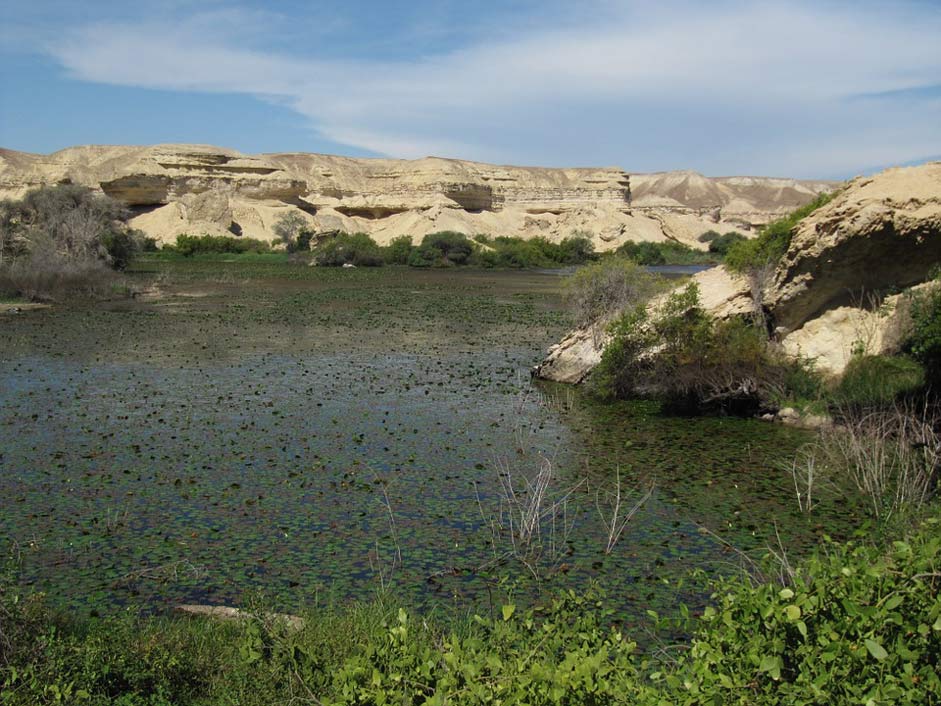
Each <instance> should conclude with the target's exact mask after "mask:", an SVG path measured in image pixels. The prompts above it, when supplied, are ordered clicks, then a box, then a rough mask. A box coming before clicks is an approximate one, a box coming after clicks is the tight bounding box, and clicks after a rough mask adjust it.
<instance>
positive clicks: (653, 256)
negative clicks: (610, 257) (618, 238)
mask: <svg viewBox="0 0 941 706" xmlns="http://www.w3.org/2000/svg"><path fill="white" fill-rule="evenodd" d="M614 252H615V254H617V255H620V256H622V257H626V258H628V259H630V260H633V261H634V262H636V263H637V264H638V265H647V266H650V265H665V264H667V258H666V255H664V253H663V250H662V249H661V248H660V246H659V245H658V244H657V243H650V242H642V243H635V242H634V241H632V240H628V241H627V242H626V243H624V244H623V245H621V246H620V247H618V249H617V250H615V251H614Z"/></svg>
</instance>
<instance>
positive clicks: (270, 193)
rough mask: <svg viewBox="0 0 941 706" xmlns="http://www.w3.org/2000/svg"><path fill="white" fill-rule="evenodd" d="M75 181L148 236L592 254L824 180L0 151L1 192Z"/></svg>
mask: <svg viewBox="0 0 941 706" xmlns="http://www.w3.org/2000/svg"><path fill="white" fill-rule="evenodd" d="M55 183H77V184H84V185H86V186H89V187H92V188H95V189H99V190H101V191H102V192H104V193H106V194H109V195H110V196H114V197H115V198H118V199H121V200H122V201H124V202H125V203H127V204H128V206H130V207H131V208H132V209H133V211H134V213H135V214H136V215H135V217H134V219H133V225H134V226H135V227H137V228H139V229H141V230H143V231H144V232H145V233H146V234H147V235H149V236H151V237H154V238H156V239H157V240H158V241H160V242H172V241H173V240H174V239H175V237H176V236H177V235H178V234H180V233H195V234H200V233H209V234H214V235H220V234H226V233H234V234H236V235H245V236H248V237H255V238H263V239H269V240H270V239H273V238H274V233H273V227H274V224H275V223H276V222H277V220H278V219H279V218H280V217H281V216H282V215H283V214H285V213H289V212H292V211H294V212H297V213H300V214H301V215H302V216H303V217H304V218H305V219H306V220H307V221H308V223H309V224H310V227H311V228H312V229H314V230H315V231H320V232H323V231H333V230H345V231H350V232H357V231H358V232H366V233H369V234H371V235H372V236H373V237H374V238H376V240H378V241H379V242H380V243H384V242H388V241H389V240H391V239H392V238H394V237H396V236H399V235H410V236H412V237H413V238H414V239H416V240H417V239H420V238H421V237H422V236H423V235H425V234H427V233H430V232H434V231H440V230H456V231H460V232H464V233H468V234H476V233H488V234H493V235H517V236H522V237H534V236H537V235H541V236H545V237H548V238H550V239H553V240H559V239H561V238H563V237H566V236H569V235H571V234H572V233H573V232H575V231H581V232H585V233H590V234H591V236H592V237H593V238H594V241H595V244H596V246H597V247H598V248H599V249H601V250H606V249H612V248H616V247H617V246H618V245H620V244H621V243H623V242H625V241H627V240H639V241H644V240H651V241H662V240H666V239H672V240H678V241H681V242H686V243H688V244H690V245H693V246H694V247H705V246H704V245H703V244H702V243H699V242H698V240H697V237H698V236H699V235H701V234H702V233H704V232H705V231H706V230H715V231H718V232H727V231H729V230H746V231H747V230H749V229H751V228H753V227H754V226H755V225H756V224H760V223H764V222H766V221H767V220H769V219H770V218H773V217H775V216H776V215H778V214H780V213H782V212H785V211H787V210H790V209H791V208H792V207H793V206H794V205H795V204H796V205H799V203H805V202H807V201H809V200H811V199H812V198H813V197H814V196H815V195H816V194H817V193H819V192H820V191H822V190H826V189H828V188H830V185H829V184H828V183H826V182H799V181H795V180H788V179H784V180H781V179H756V178H751V177H747V178H745V177H742V178H733V179H728V178H723V179H707V178H706V177H702V176H701V175H698V174H695V173H691V172H682V173H666V174H658V175H633V176H628V174H627V173H626V172H624V171H623V170H622V169H619V168H614V167H609V168H584V169H548V168H535V167H511V166H496V165H489V164H481V163H478V162H467V161H460V160H454V159H440V158H435V157H428V158H425V159H419V160H414V161H404V160H391V159H352V158H347V157H337V156H330V155H319V154H304V153H287V154H267V155H258V156H250V155H244V154H241V153H239V152H236V151H234V150H229V149H224V148H219V147H211V146H206V145H156V146H151V147H109V146H84V147H72V148H68V149H65V150H62V151H60V152H56V153H54V154H51V155H35V154H27V153H23V152H14V151H11V150H0V197H6V198H15V197H20V196H22V195H23V194H24V193H26V192H27V191H28V190H30V189H32V188H36V187H39V186H42V185H44V184H55Z"/></svg>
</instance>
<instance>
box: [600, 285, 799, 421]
mask: <svg viewBox="0 0 941 706" xmlns="http://www.w3.org/2000/svg"><path fill="white" fill-rule="evenodd" d="M609 333H610V334H611V342H610V343H609V345H608V346H607V347H606V348H605V351H604V354H603V355H602V359H601V363H600V364H599V366H598V367H597V368H596V370H595V372H594V373H593V376H592V383H593V386H594V388H595V390H596V392H597V393H599V394H600V395H601V396H602V397H607V398H624V397H631V396H635V395H647V396H653V397H658V398H660V399H662V400H664V401H665V402H667V403H668V404H669V405H670V406H672V407H674V408H676V409H678V410H682V411H687V412H688V411H713V410H721V411H724V412H734V413H747V414H751V413H754V412H755V411H757V410H758V409H760V408H762V407H764V406H767V405H770V403H771V402H772V401H773V400H774V399H776V398H779V397H781V396H782V395H783V394H788V390H787V387H786V386H787V383H788V382H789V381H795V382H800V383H801V384H804V383H806V371H801V370H798V369H795V366H796V367H797V368H800V365H801V364H800V363H794V362H793V361H789V360H787V359H786V358H785V357H784V356H783V355H782V354H781V353H779V352H777V351H776V350H774V349H772V348H771V347H770V346H769V345H768V340H767V334H766V333H765V332H764V331H763V330H762V329H760V328H758V327H756V326H754V325H752V324H751V323H750V322H748V321H745V320H743V319H739V318H736V319H730V320H728V321H717V320H715V319H714V318H713V317H712V316H710V315H709V314H708V313H707V312H705V311H704V310H703V309H702V307H701V306H700V304H699V290H698V287H697V286H696V285H695V283H690V284H689V285H688V286H687V287H685V288H684V289H682V290H679V291H676V292H674V293H673V294H671V295H670V296H669V297H667V299H666V300H665V302H664V303H663V305H662V306H661V307H660V308H659V310H658V311H657V312H655V313H652V314H651V313H649V312H648V311H646V310H642V309H636V310H634V311H629V312H627V313H626V314H625V315H623V316H622V317H621V319H619V320H617V321H615V322H613V323H612V325H611V326H610V328H609ZM801 372H803V373H804V374H803V375H801V374H799V373H801Z"/></svg>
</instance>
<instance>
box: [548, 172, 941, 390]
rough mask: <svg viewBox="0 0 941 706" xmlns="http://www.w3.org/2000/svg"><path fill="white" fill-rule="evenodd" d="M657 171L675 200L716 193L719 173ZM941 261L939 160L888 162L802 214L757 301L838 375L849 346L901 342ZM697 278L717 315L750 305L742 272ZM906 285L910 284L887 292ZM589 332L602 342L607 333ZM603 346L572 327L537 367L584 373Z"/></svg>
mask: <svg viewBox="0 0 941 706" xmlns="http://www.w3.org/2000/svg"><path fill="white" fill-rule="evenodd" d="M635 181H636V180H635ZM661 181H662V184H661V186H660V187H659V188H661V190H662V191H664V192H665V193H667V194H670V195H671V196H670V198H673V199H674V200H676V201H677V202H679V199H680V198H684V199H686V200H687V201H688V202H689V203H690V204H696V203H708V202H709V201H710V200H714V199H716V198H718V195H717V194H718V193H719V188H720V186H722V185H724V183H725V182H721V181H720V183H719V185H714V184H709V183H704V182H703V181H702V180H699V179H695V178H693V176H691V175H674V176H673V177H671V178H669V179H667V177H665V176H662V175H661ZM736 183H738V184H740V185H744V184H746V183H747V182H746V181H745V180H737V182H736ZM752 186H753V187H754V188H756V189H759V188H760V189H764V188H767V186H768V185H767V184H757V183H756V184H754V185H752ZM667 187H669V188H667ZM634 193H635V194H636V193H637V190H636V188H635V192H634ZM651 193H652V192H651V191H647V192H642V195H643V198H645V199H648V202H651V201H652V200H653V196H650V194H651ZM779 197H780V198H781V199H782V202H786V201H787V200H788V199H797V198H798V194H797V193H796V191H795V190H794V189H793V188H785V187H784V186H783V185H782V188H781V189H780V191H779ZM658 198H661V197H658ZM939 264H941V162H934V163H929V164H925V165H922V166H919V167H908V168H898V169H889V170H887V171H885V172H881V173H879V174H877V175H875V176H872V177H866V178H858V179H855V180H853V181H852V182H850V183H849V184H848V185H847V186H846V187H845V189H843V190H842V191H841V192H840V193H839V194H838V195H837V196H836V197H835V198H834V199H833V201H831V202H830V203H829V204H827V205H826V206H824V207H822V208H821V209H819V210H818V211H816V212H815V213H813V214H811V215H810V216H809V217H808V218H806V219H804V220H803V221H802V222H801V224H800V225H799V227H798V229H797V231H796V232H795V234H794V236H793V238H792V240H791V244H790V247H789V249H788V251H787V253H786V254H785V256H784V258H782V261H781V263H780V265H779V266H778V268H777V270H776V272H775V273H774V276H773V280H772V282H771V283H770V285H769V286H767V287H766V288H765V291H764V293H763V302H764V306H765V309H766V311H767V313H768V315H769V317H770V320H771V323H772V324H773V325H774V326H775V327H776V334H777V336H778V337H779V338H780V341H781V343H782V345H783V347H784V350H785V351H786V352H787V353H789V354H790V355H793V356H795V357H796V356H800V357H803V358H808V359H811V360H812V361H813V362H814V364H815V366H816V367H817V368H818V369H819V370H821V371H822V372H824V373H827V374H830V375H840V374H841V373H842V372H843V370H844V369H845V368H846V365H847V363H848V362H849V360H850V358H851V356H852V355H853V353H854V352H862V353H867V354H890V353H895V352H897V351H898V349H899V347H900V345H901V343H902V341H903V339H904V337H905V334H906V331H907V330H908V328H907V327H908V326H909V325H910V317H909V314H908V310H909V304H910V301H911V296H912V295H913V294H914V295H916V296H917V294H918V293H919V292H920V291H922V290H924V289H925V288H928V287H933V286H935V284H934V283H933V282H928V281H926V280H928V278H929V277H930V275H931V273H932V272H933V271H934V270H935V269H936V268H937V267H938V266H939ZM695 279H696V281H697V282H698V283H699V288H700V296H701V299H702V303H703V306H704V308H705V309H706V310H707V311H710V312H712V313H713V314H714V315H715V316H717V317H728V316H734V315H738V314H746V313H749V312H751V311H752V310H753V304H752V296H751V290H750V287H749V285H748V282H747V281H746V280H745V279H743V278H740V277H733V276H731V275H729V273H728V272H726V271H725V270H724V268H714V269H712V270H708V271H706V272H703V273H700V274H699V275H697V276H696V278H695ZM902 290H907V291H904V292H903V293H902V294H892V295H888V296H886V293H887V292H900V291H902ZM652 306H656V302H654V303H652ZM576 333H577V332H576ZM594 340H595V341H596V342H597V343H598V346H599V347H603V345H604V343H605V340H604V339H603V338H600V339H599V338H598V337H595V339H594ZM600 355H601V351H600V350H597V349H596V350H590V351H587V350H586V349H585V345H584V339H582V338H580V337H578V336H577V335H570V336H569V337H567V338H566V339H565V340H563V341H562V342H561V343H560V344H559V346H558V347H555V348H554V349H553V351H552V354H551V355H550V356H548V357H547V359H546V361H544V362H543V364H542V365H540V366H539V367H538V368H537V373H538V374H540V375H542V376H545V377H548V378H550V379H562V378H563V377H564V378H571V379H574V380H583V379H584V378H585V377H587V375H588V373H589V372H590V370H591V367H592V366H594V365H595V364H597V361H598V360H600ZM557 368H558V370H559V371H560V372H557Z"/></svg>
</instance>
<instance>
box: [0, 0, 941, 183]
mask: <svg viewBox="0 0 941 706" xmlns="http://www.w3.org/2000/svg"><path fill="white" fill-rule="evenodd" d="M158 142H200V143H208V144H216V145H222V146H226V147H233V148H235V149H239V150H242V151H244V152H250V153H256V152H278V151H299V152H327V153H334V154H346V155H353V156H392V157H404V158H416V157H422V156H425V155H437V156H444V157H457V158H462V159H476V160H481V161H490V162H497V163H506V164H527V165H543V166H583V165H599V166H602V165H616V166H620V167H623V168H625V169H627V170H629V171H637V172H643V171H658V170H668V169H695V170H697V171H701V172H704V173H706V174H712V175H722V174H768V175H782V176H799V177H821V178H841V177H845V176H850V175H852V174H855V173H859V172H863V171H867V170H870V169H872V168H876V167H881V166H884V165H890V164H898V163H912V162H918V161H921V160H925V159H929V158H937V156H938V155H941V2H939V0H930V1H929V0H897V1H896V2H891V3H890V2H879V3H877V2H870V1H869V0H856V1H855V2H849V1H843V0H817V1H816V2H811V1H809V0H758V1H753V2H742V1H739V0H713V1H712V2H708V3H707V2H692V1H690V0H665V1H663V2H659V3H656V4H655V3H650V2H646V1H644V2H638V1H635V0H621V1H616V0H582V1H581V2H578V3H572V2H556V1H555V0H542V1H540V2H531V1H530V0H506V1H504V2H490V1H487V0H478V2H475V3H469V2H466V1H464V2H455V1H452V0H442V1H439V2H428V1H426V0H411V1H410V2H398V1H397V0H396V1H392V0H387V1H386V2H365V1H364V0H348V1H347V2H317V1H309V2H301V1H300V0H294V1H290V2H278V3H274V2H268V3H262V2H247V1H243V2H229V1H222V0H218V1H217V0H199V1H198V2H197V1H194V0H151V2H148V3H127V2H126V1H123V2H112V1H111V0H103V1H101V2H94V1H93V0H89V1H88V2H84V3H75V2H73V1H68V2H66V1H64V0H51V1H47V2H43V1H42V0H31V1H29V2H21V1H20V0H6V1H5V3H4V12H3V23H2V25H0V146H3V147H8V148H12V149H18V150H25V151H31V152H51V151H54V150H57V149H61V148H63V147H66V146H69V145H75V144H86V143H99V144H150V143H158Z"/></svg>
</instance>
